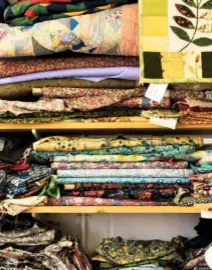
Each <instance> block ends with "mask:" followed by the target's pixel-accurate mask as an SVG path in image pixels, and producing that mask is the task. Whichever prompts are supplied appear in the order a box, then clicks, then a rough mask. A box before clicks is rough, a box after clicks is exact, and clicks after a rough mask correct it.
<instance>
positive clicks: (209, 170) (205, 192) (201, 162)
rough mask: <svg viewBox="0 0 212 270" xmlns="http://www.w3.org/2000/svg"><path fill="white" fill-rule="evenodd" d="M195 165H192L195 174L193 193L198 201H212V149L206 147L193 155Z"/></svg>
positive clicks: (191, 176)
mask: <svg viewBox="0 0 212 270" xmlns="http://www.w3.org/2000/svg"><path fill="white" fill-rule="evenodd" d="M191 158H192V159H193V160H194V161H195V165H191V168H192V170H193V174H192V175H190V177H189V178H190V180H191V181H192V186H193V194H192V196H193V197H194V198H195V202H196V203H212V150H210V147H209V150H207V149H205V150H201V151H197V152H196V153H194V154H192V155H191Z"/></svg>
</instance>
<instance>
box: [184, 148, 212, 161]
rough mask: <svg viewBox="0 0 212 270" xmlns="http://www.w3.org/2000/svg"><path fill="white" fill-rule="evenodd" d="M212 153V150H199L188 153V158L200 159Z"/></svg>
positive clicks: (192, 159)
mask: <svg viewBox="0 0 212 270" xmlns="http://www.w3.org/2000/svg"><path fill="white" fill-rule="evenodd" d="M210 155H212V150H207V149H206V150H199V151H195V152H193V153H189V154H187V160H189V161H198V160H201V159H202V158H207V156H210Z"/></svg>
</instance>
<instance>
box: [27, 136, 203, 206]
mask: <svg viewBox="0 0 212 270" xmlns="http://www.w3.org/2000/svg"><path fill="white" fill-rule="evenodd" d="M202 146H203V140H202V138H200V137H152V138H151V137H150V138H112V139H111V138H89V137H88V138H86V137H85V138H82V137H79V138H70V137H62V136H54V137H47V138H44V139H41V140H39V141H37V142H36V143H34V145H33V148H34V150H33V151H32V152H31V154H30V158H31V160H32V161H33V160H34V161H37V162H40V163H42V164H45V163H48V162H49V160H50V161H51V168H52V169H53V170H56V172H57V180H56V182H57V183H58V184H59V185H60V186H61V197H60V198H59V199H56V198H50V199H49V204H50V205H143V206H148V205H158V206H163V205H178V204H184V202H183V201H184V200H185V198H186V197H187V196H188V195H189V194H190V186H189V183H190V180H189V175H190V174H192V170H190V169H189V168H188V162H187V161H186V156H187V155H188V154H189V153H192V152H195V151H196V150H197V149H199V148H201V147H202ZM185 204H186V205H192V204H193V202H187V201H186V200H185Z"/></svg>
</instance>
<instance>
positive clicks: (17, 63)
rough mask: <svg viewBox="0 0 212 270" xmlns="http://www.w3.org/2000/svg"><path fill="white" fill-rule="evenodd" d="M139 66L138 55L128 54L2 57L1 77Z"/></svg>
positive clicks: (0, 63) (0, 65)
mask: <svg viewBox="0 0 212 270" xmlns="http://www.w3.org/2000/svg"><path fill="white" fill-rule="evenodd" d="M128 66H129V67H138V66H139V62H138V58H137V57H126V56H116V57H113V56H95V55H87V56H78V55H74V57H73V56H72V57H68V56H67V57H64V56H61V57H59V56H55V57H50V56H49V57H48V58H47V57H45V58H42V57H37V58H31V57H30V58H26V59H21V58H17V59H15V60H14V59H13V58H11V59H6V60H5V59H1V60H0V77H1V78H5V77H11V76H17V75H23V74H30V73H35V72H42V71H51V70H61V69H76V68H95V67H100V68H101V67H128Z"/></svg>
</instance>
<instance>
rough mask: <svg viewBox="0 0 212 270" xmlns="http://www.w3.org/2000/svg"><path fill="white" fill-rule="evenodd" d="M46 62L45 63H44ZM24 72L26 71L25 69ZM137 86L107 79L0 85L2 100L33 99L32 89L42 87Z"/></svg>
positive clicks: (125, 81)
mask: <svg viewBox="0 0 212 270" xmlns="http://www.w3.org/2000/svg"><path fill="white" fill-rule="evenodd" d="M43 62H45V61H43ZM23 70H25V69H24V68H23ZM136 86H137V81H130V80H118V79H117V80H115V79H107V80H104V81H101V82H90V81H88V80H79V79H66V78H64V79H51V80H36V81H29V82H24V83H15V84H7V85H0V99H7V100H16V99H19V100H20V99H24V98H26V97H32V88H39V87H40V88H42V87H78V88H79V87H81V88H109V89H116V88H118V89H121V88H123V89H132V88H135V87H136Z"/></svg>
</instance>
